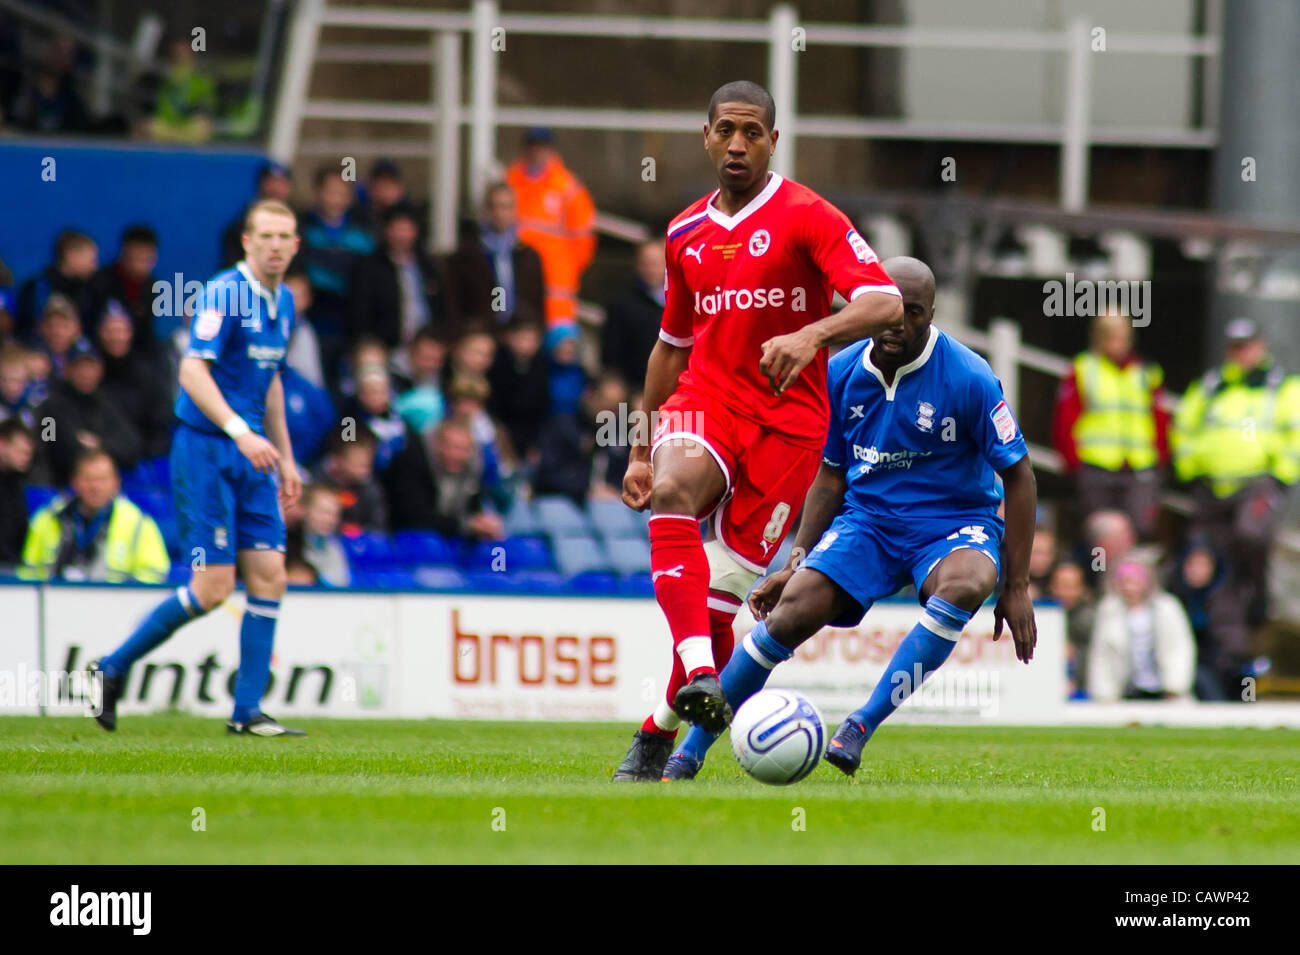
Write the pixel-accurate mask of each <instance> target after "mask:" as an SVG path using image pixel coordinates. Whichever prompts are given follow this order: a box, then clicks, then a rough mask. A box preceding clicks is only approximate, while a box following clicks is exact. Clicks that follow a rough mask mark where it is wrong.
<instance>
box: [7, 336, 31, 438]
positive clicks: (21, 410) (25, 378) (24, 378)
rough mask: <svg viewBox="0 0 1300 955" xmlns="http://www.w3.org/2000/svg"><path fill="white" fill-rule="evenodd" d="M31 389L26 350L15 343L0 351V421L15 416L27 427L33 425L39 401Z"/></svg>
mask: <svg viewBox="0 0 1300 955" xmlns="http://www.w3.org/2000/svg"><path fill="white" fill-rule="evenodd" d="M33 391H34V388H33V386H32V376H31V372H30V371H29V370H28V355H27V351H26V350H25V349H23V348H20V347H18V346H17V345H10V346H8V347H6V348H5V349H4V350H3V351H0V421H8V420H9V419H10V418H16V419H18V420H19V421H21V422H22V423H23V424H24V425H25V426H26V427H28V428H33V427H35V426H36V405H37V404H39V402H38V401H36V400H35V399H34V398H33Z"/></svg>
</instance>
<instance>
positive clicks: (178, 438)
mask: <svg viewBox="0 0 1300 955" xmlns="http://www.w3.org/2000/svg"><path fill="white" fill-rule="evenodd" d="M243 243H244V255H245V258H244V260H243V261H242V262H240V263H239V264H238V265H237V266H235V268H233V269H230V270H228V271H225V272H222V273H220V274H219V275H217V276H216V277H215V278H213V279H212V281H210V282H209V283H208V284H207V286H206V287H205V289H204V292H203V295H204V300H203V303H202V306H201V308H200V309H199V310H198V315H197V316H196V317H195V319H194V323H193V326H192V327H191V328H190V344H189V348H188V349H187V350H186V352H185V355H184V357H183V358H182V360H181V368H180V386H181V393H180V397H179V398H178V399H177V401H176V417H177V418H178V419H180V426H179V427H178V428H177V429H176V435H175V438H174V439H173V443H172V452H171V476H172V486H173V488H174V490H175V494H176V514H177V518H178V521H179V523H180V532H181V543H182V546H183V548H184V552H185V554H186V556H187V557H190V558H193V565H192V566H193V571H192V574H191V576H190V583H189V586H186V587H181V588H180V589H178V590H177V591H176V592H175V593H174V594H173V595H172V596H170V597H168V598H167V599H166V600H164V601H163V602H162V603H161V604H159V605H158V606H157V607H156V608H154V611H153V612H152V613H151V614H149V616H148V617H146V618H145V619H144V621H143V622H142V623H141V624H140V625H139V627H137V628H136V631H135V632H134V633H133V634H131V636H130V637H128V638H127V640H126V642H125V643H123V644H122V645H121V646H120V647H118V648H117V649H116V650H115V651H113V653H111V654H109V655H108V656H106V657H103V658H102V659H101V660H99V661H98V662H97V664H95V665H96V666H97V667H98V668H99V670H100V671H101V672H102V673H103V706H102V707H101V712H100V714H99V715H98V716H97V717H96V720H97V721H98V722H99V725H100V726H102V727H104V729H106V730H112V729H115V728H116V726H117V701H118V699H119V697H120V696H121V695H122V693H123V691H124V690H125V688H126V680H127V674H128V672H129V671H130V669H131V665H132V664H133V663H135V661H136V660H139V659H140V658H141V657H143V656H144V655H145V654H147V653H149V652H150V651H151V650H153V649H154V648H155V647H157V646H158V645H159V644H161V643H162V642H163V641H164V640H166V639H167V638H168V637H170V636H171V635H172V634H173V633H175V632H176V630H177V629H179V628H180V627H181V626H183V625H184V624H186V623H188V622H189V621H191V620H194V619H196V618H197V617H200V616H202V615H203V614H205V613H207V612H208V611H210V610H212V609H213V608H214V607H216V606H218V605H219V604H221V603H222V602H223V601H225V599H226V598H227V597H229V596H230V594H231V591H233V590H234V589H235V564H236V562H238V564H239V569H240V572H241V573H242V575H243V578H244V582H245V585H246V586H247V588H248V605H247V608H246V609H245V611H244V619H243V622H242V624H241V625H240V630H239V674H238V676H237V677H236V680H235V710H234V713H233V714H232V716H231V719H230V722H229V723H227V724H226V729H227V731H228V732H230V733H235V734H249V735H255V736H303V735H305V734H304V733H303V731H302V730H294V729H289V728H287V727H285V726H282V725H280V723H278V722H277V721H276V720H274V719H272V718H271V717H270V716H267V715H266V714H265V713H263V712H262V711H261V707H260V702H261V699H262V694H263V693H264V692H265V691H266V685H267V680H268V679H269V677H270V672H271V649H272V645H273V643H274V640H275V622H276V618H277V616H278V615H279V612H280V598H281V597H282V596H283V595H284V588H285V570H284V544H285V529H284V517H283V512H282V511H281V504H282V503H284V504H289V503H291V502H292V501H294V500H295V499H296V498H297V497H298V495H299V494H300V493H301V492H302V480H301V479H300V478H299V476H298V469H297V467H296V466H295V465H294V459H293V450H292V448H291V446H290V443H289V430H288V428H287V427H286V425H285V418H284V389H283V386H282V384H281V380H280V376H281V372H282V371H283V370H284V368H285V353H286V350H287V347H288V343H289V334H290V332H291V331H292V330H293V321H294V310H293V295H292V293H290V291H289V289H288V288H286V287H285V286H284V285H283V284H282V283H281V281H280V280H281V278H282V277H283V276H284V271H285V269H287V268H288V267H289V263H290V261H292V259H293V257H294V255H295V254H296V253H297V251H298V227H297V220H296V218H295V216H294V214H293V212H292V210H290V209H289V207H288V206H286V205H284V204H283V203H281V202H278V201H275V200H262V201H259V202H256V203H254V204H253V205H252V206H251V207H249V210H248V215H247V217H246V218H245V220H244V234H243ZM277 475H278V480H277Z"/></svg>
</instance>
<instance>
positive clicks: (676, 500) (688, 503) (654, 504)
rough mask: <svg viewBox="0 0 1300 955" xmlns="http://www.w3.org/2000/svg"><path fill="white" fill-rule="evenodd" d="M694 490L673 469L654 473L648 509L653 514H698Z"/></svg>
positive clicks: (698, 509)
mask: <svg viewBox="0 0 1300 955" xmlns="http://www.w3.org/2000/svg"><path fill="white" fill-rule="evenodd" d="M696 493H697V492H696V490H695V489H694V488H692V487H691V486H690V482H688V481H685V480H683V479H682V476H681V475H680V474H678V473H677V472H675V471H671V472H667V473H662V474H661V473H656V474H655V482H654V487H652V488H651V489H650V510H651V511H652V512H653V513H655V514H690V515H692V516H693V515H695V514H698V513H699V511H700V510H701V508H700V507H699V506H697V504H696V502H695V496H696Z"/></svg>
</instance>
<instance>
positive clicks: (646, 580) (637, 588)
mask: <svg viewBox="0 0 1300 955" xmlns="http://www.w3.org/2000/svg"><path fill="white" fill-rule="evenodd" d="M618 592H619V593H620V594H622V595H624V596H626V597H653V596H654V595H655V585H654V582H653V581H652V580H651V579H650V575H649V574H632V575H631V576H629V577H624V578H622V579H621V580H619V582H618Z"/></svg>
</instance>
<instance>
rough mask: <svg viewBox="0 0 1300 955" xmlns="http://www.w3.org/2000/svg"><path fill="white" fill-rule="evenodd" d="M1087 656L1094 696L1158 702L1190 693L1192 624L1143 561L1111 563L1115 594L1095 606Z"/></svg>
mask: <svg viewBox="0 0 1300 955" xmlns="http://www.w3.org/2000/svg"><path fill="white" fill-rule="evenodd" d="M1088 657H1089V660H1088V692H1089V694H1090V695H1091V696H1092V698H1093V699H1094V700H1102V701H1112V700H1118V699H1121V698H1122V699H1127V700H1160V699H1172V698H1175V697H1183V696H1186V695H1188V694H1189V693H1190V692H1191V690H1192V684H1193V681H1194V679H1195V675H1196V642H1195V639H1194V638H1193V637H1192V628H1191V625H1190V624H1189V623H1188V622H1187V614H1186V613H1184V611H1183V607H1182V605H1181V604H1180V603H1179V602H1178V600H1177V599H1176V598H1175V597H1173V596H1172V595H1171V594H1169V593H1166V592H1165V591H1163V590H1159V589H1157V588H1156V584H1155V577H1154V575H1153V574H1152V572H1151V568H1150V567H1149V566H1147V565H1146V564H1144V563H1141V562H1139V561H1135V560H1125V561H1122V562H1120V563H1119V564H1118V565H1117V566H1115V568H1114V588H1113V592H1112V593H1108V594H1106V596H1104V597H1102V599H1101V602H1100V603H1099V604H1098V605H1097V620H1096V623H1095V624H1094V626H1093V631H1092V641H1091V645H1090V648H1089V653H1088Z"/></svg>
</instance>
